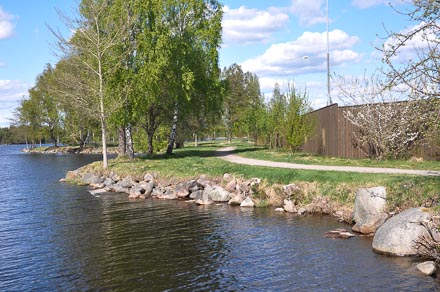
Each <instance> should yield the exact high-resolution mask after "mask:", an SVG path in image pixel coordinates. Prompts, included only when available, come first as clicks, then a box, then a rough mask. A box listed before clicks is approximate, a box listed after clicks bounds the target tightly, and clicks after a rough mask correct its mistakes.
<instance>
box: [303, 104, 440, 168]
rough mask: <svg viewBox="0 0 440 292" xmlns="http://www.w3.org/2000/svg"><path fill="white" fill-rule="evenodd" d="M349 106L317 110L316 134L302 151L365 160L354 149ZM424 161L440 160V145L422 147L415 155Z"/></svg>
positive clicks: (312, 113) (356, 149) (307, 140)
mask: <svg viewBox="0 0 440 292" xmlns="http://www.w3.org/2000/svg"><path fill="white" fill-rule="evenodd" d="M349 108H351V109H352V108H353V107H348V106H342V107H340V106H338V104H332V105H329V106H326V107H324V108H321V109H318V110H315V111H313V112H311V113H309V115H312V117H313V119H314V120H315V125H316V126H315V133H314V134H312V135H311V136H310V137H309V138H307V139H306V141H305V143H304V145H303V146H302V150H303V151H304V152H307V153H311V154H319V155H324V156H332V157H343V158H365V157H366V155H365V153H364V152H363V151H362V150H361V149H359V148H356V147H354V140H353V132H354V131H355V128H354V126H353V125H352V123H351V122H350V121H349V120H348V119H346V118H345V117H344V111H347V110H348V109H349ZM414 155H415V156H418V157H423V158H424V159H430V160H434V159H436V160H438V159H440V147H439V145H426V146H423V147H420V148H419V149H418V150H417V151H416V153H415V154H414Z"/></svg>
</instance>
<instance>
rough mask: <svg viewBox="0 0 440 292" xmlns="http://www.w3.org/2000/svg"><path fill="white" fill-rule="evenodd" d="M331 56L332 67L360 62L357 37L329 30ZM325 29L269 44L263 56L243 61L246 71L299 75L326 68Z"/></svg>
mask: <svg viewBox="0 0 440 292" xmlns="http://www.w3.org/2000/svg"><path fill="white" fill-rule="evenodd" d="M329 38H330V59H331V64H332V67H336V66H341V65H343V64H344V63H347V62H357V61H359V60H360V58H361V55H360V54H359V53H356V52H354V51H352V50H351V47H353V46H354V45H355V44H356V43H357V42H358V41H359V38H358V37H356V36H349V35H348V34H347V33H345V32H343V31H341V30H333V31H331V32H330V35H329ZM326 40H327V38H326V33H325V32H324V33H319V32H304V33H303V34H302V35H301V36H300V37H299V38H298V39H296V40H294V41H292V42H287V43H279V44H274V45H272V46H270V47H269V48H268V49H267V50H266V51H265V52H264V53H263V54H262V55H261V56H258V57H256V58H254V59H249V60H246V61H245V62H243V63H242V64H241V66H242V68H243V70H244V71H251V72H254V73H256V74H257V75H259V76H267V75H269V76H270V75H272V76H273V75H278V76H280V75H282V74H283V75H286V76H288V75H296V74H304V73H316V72H324V71H325V70H326V58H327V41H326Z"/></svg>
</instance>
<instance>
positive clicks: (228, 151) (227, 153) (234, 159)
mask: <svg viewBox="0 0 440 292" xmlns="http://www.w3.org/2000/svg"><path fill="white" fill-rule="evenodd" d="M234 149H235V148H234V147H223V148H220V149H218V150H217V155H218V156H219V157H220V158H221V159H223V160H226V161H228V162H231V163H237V164H246V165H252V166H266V167H277V168H289V169H303V170H324V171H344V172H359V173H385V174H405V175H422V176H440V171H437V170H415V169H399V168H380V167H358V166H330V165H310V164H298V163H288V162H275V161H268V160H259V159H253V158H245V157H241V156H238V155H234V154H232V151H234Z"/></svg>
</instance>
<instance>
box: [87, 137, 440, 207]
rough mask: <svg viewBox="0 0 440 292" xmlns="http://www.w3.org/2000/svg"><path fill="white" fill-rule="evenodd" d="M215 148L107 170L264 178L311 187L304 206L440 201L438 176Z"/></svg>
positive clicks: (174, 177)
mask: <svg viewBox="0 0 440 292" xmlns="http://www.w3.org/2000/svg"><path fill="white" fill-rule="evenodd" d="M217 148H218V145H215V144H213V145H212V144H210V145H205V146H202V147H197V148H195V147H188V148H183V149H178V150H177V151H175V154H174V155H172V156H169V157H167V156H164V155H156V156H154V157H152V158H147V157H140V158H136V159H134V160H129V159H112V160H110V161H109V171H113V172H115V173H117V174H119V175H121V176H126V175H131V176H134V177H136V176H138V177H142V176H143V175H144V174H145V173H147V172H156V173H158V175H159V178H160V179H161V180H164V181H170V182H173V181H181V180H184V179H190V178H197V177H199V176H200V175H202V174H204V175H208V176H209V177H211V178H221V177H222V176H223V174H224V173H230V174H233V175H235V176H236V177H240V178H244V179H250V178H254V177H257V178H260V179H262V181H263V184H264V185H265V186H271V185H274V184H279V185H283V184H289V183H296V184H299V185H301V186H302V187H305V188H308V190H307V195H306V196H303V197H302V198H301V200H302V202H301V203H309V202H310V201H311V200H312V199H313V198H314V197H316V196H325V197H329V198H331V199H332V200H334V201H336V202H339V203H341V204H344V205H349V206H351V205H352V204H353V202H354V195H355V192H356V189H357V188H359V187H373V186H385V187H386V189H387V193H388V207H389V209H390V210H395V209H400V208H402V209H406V208H408V207H416V206H422V205H424V204H425V203H426V202H431V203H433V204H434V205H436V204H437V203H438V199H439V197H440V178H438V177H422V176H405V175H386V174H365V173H350V172H335V171H312V170H292V169H281V168H271V167H255V166H248V165H238V164H232V163H229V162H227V161H224V160H222V159H220V158H218V157H215V156H214V155H215V150H216V149H217ZM87 167H88V168H90V169H94V170H95V171H99V169H100V168H101V163H100V162H95V163H93V164H91V165H89V166H87Z"/></svg>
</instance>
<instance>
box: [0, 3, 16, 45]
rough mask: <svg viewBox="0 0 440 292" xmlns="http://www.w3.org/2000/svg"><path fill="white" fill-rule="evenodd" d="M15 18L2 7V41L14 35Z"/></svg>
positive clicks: (0, 21) (0, 25) (0, 13)
mask: <svg viewBox="0 0 440 292" xmlns="http://www.w3.org/2000/svg"><path fill="white" fill-rule="evenodd" d="M12 19H13V16H12V15H10V14H8V13H6V12H5V11H3V9H2V8H1V7H0V40H1V39H6V38H9V37H11V36H12V35H13V34H14V27H15V26H14V24H13V23H12V22H11V20H12Z"/></svg>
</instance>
